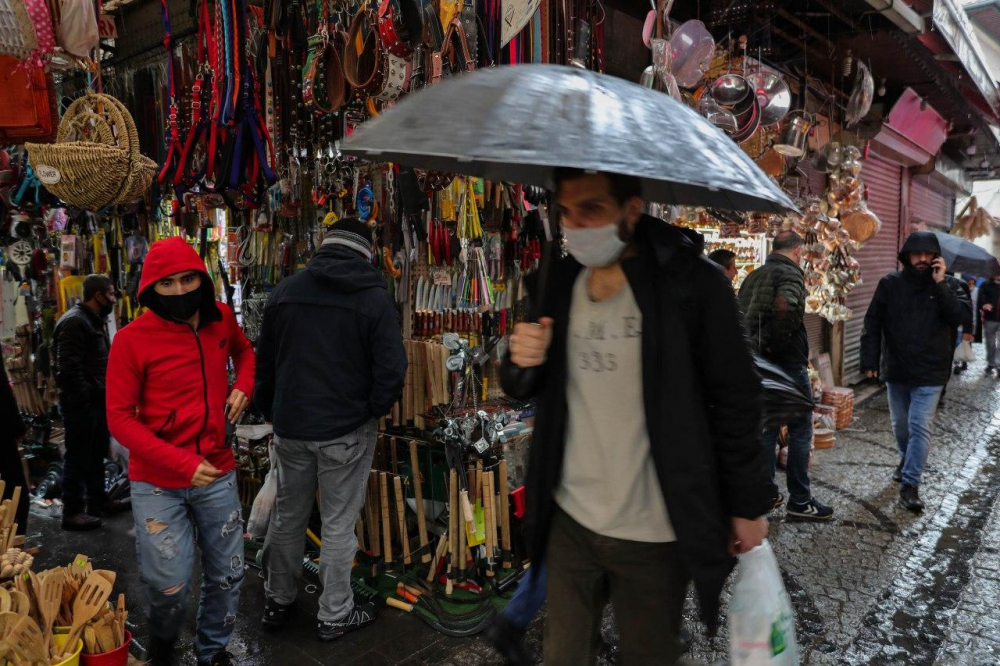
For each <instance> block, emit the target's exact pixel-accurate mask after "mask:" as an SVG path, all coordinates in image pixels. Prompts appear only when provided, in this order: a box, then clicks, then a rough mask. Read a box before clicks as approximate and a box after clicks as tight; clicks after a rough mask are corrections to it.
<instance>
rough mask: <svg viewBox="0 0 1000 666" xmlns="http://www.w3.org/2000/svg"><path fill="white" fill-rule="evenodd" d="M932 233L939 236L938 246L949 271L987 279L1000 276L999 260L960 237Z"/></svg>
mask: <svg viewBox="0 0 1000 666" xmlns="http://www.w3.org/2000/svg"><path fill="white" fill-rule="evenodd" d="M932 233H933V234H934V235H935V236H937V239H938V244H940V245H941V256H942V257H944V261H945V263H946V264H947V265H948V270H950V271H952V272H954V273H961V274H962V275H975V276H978V277H986V278H988V277H993V276H994V275H1000V263H998V262H997V258H996V257H994V256H993V255H992V254H990V253H989V252H987V251H986V250H984V249H983V248H981V247H979V246H978V245H975V244H973V243H970V242H969V241H967V240H965V239H964V238H960V237H958V236H952V235H951V234H945V233H941V232H940V231H934V232H932Z"/></svg>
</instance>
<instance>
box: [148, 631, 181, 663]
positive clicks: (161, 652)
mask: <svg viewBox="0 0 1000 666" xmlns="http://www.w3.org/2000/svg"><path fill="white" fill-rule="evenodd" d="M146 660H147V663H148V664H149V666H176V664H177V639H176V638H174V639H171V640H164V639H162V638H157V637H156V636H151V637H150V639H149V647H148V648H147V649H146Z"/></svg>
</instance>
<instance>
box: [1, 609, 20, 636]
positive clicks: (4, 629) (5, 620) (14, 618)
mask: <svg viewBox="0 0 1000 666" xmlns="http://www.w3.org/2000/svg"><path fill="white" fill-rule="evenodd" d="M20 621H21V616H20V615H18V614H17V613H10V612H7V613H0V637H3V638H7V636H9V635H10V632H12V631H14V627H16V626H17V623H18V622H20Z"/></svg>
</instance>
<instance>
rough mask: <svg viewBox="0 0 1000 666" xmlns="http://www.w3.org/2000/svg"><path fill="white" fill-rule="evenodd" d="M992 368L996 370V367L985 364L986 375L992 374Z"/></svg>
mask: <svg viewBox="0 0 1000 666" xmlns="http://www.w3.org/2000/svg"><path fill="white" fill-rule="evenodd" d="M994 370H996V368H994V367H993V366H992V365H988V366H986V374H987V375H990V374H993V371H994Z"/></svg>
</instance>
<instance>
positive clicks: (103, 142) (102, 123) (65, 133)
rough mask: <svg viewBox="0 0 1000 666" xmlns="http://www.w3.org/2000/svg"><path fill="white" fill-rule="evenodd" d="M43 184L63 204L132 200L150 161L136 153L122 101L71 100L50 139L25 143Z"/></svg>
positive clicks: (97, 205)
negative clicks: (49, 141) (43, 141)
mask: <svg viewBox="0 0 1000 666" xmlns="http://www.w3.org/2000/svg"><path fill="white" fill-rule="evenodd" d="M25 147H26V148H27V150H28V161H29V163H30V164H31V166H32V168H33V169H34V170H35V173H37V174H38V176H39V179H40V180H41V181H42V183H43V184H44V185H45V188H46V189H47V190H49V191H50V192H51V193H52V194H54V195H56V196H57V197H59V198H60V199H62V200H63V201H65V202H66V203H68V204H71V205H74V206H78V207H80V208H84V209H86V210H92V211H97V210H100V209H102V208H106V207H107V206H112V205H115V204H119V203H127V202H130V201H134V200H135V199H137V198H139V197H141V196H142V194H143V193H144V192H145V191H146V190H147V189H149V186H150V185H151V183H152V180H153V174H154V173H155V171H156V163H155V162H153V160H151V159H149V158H148V157H145V156H143V155H142V154H141V153H140V152H139V135H138V132H137V131H136V128H135V123H134V122H133V120H132V116H131V115H130V114H129V113H128V110H127V109H126V108H125V106H124V105H123V104H122V103H121V102H119V101H118V100H116V99H115V98H113V97H111V96H109V95H102V94H98V93H91V94H88V95H86V96H84V97H81V98H79V99H77V100H76V101H74V102H73V103H72V104H71V105H70V106H69V108H68V109H66V113H65V114H64V115H63V119H62V121H61V122H60V123H59V134H58V137H57V142H56V143H54V144H49V145H46V144H36V143H28V144H25Z"/></svg>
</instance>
